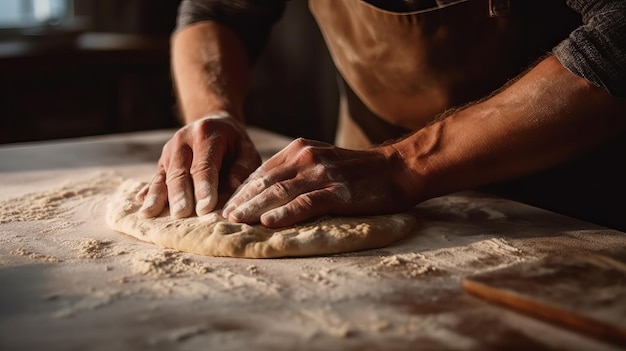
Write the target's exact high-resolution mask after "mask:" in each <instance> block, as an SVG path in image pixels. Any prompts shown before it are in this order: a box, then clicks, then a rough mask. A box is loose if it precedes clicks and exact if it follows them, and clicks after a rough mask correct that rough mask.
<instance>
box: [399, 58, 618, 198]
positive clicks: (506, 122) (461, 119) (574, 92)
mask: <svg viewBox="0 0 626 351" xmlns="http://www.w3.org/2000/svg"><path fill="white" fill-rule="evenodd" d="M624 111H626V103H625V100H624V99H617V98H613V97H611V96H610V95H609V94H608V93H607V92H606V91H605V90H603V89H600V88H597V87H595V86H593V85H592V84H590V83H589V82H588V81H586V80H585V79H583V78H581V77H579V76H577V75H575V74H572V73H571V72H569V71H568V70H567V69H565V68H564V67H563V66H562V65H561V64H560V63H559V62H558V61H557V60H556V59H555V58H554V57H549V58H547V59H545V60H544V61H542V62H541V63H540V64H539V65H537V66H536V67H534V68H533V69H532V70H530V71H529V72H528V73H527V74H525V75H524V76H523V77H521V78H520V79H519V80H518V81H516V82H515V83H513V84H512V85H510V86H509V87H507V88H506V89H504V90H502V91H501V92H499V93H498V94H495V95H494V96H493V97H491V98H489V99H487V100H485V101H483V102H481V103H477V104H475V105H473V106H470V107H468V108H465V109H462V110H460V111H458V112H456V113H454V114H452V115H450V116H448V117H447V118H445V119H443V120H441V121H440V122H437V123H434V124H432V125H430V126H428V127H426V128H424V129H422V130H419V131H417V132H416V133H415V134H413V135H411V136H410V137H408V138H406V139H404V140H402V141H400V142H398V143H396V144H393V145H392V147H393V148H394V149H395V150H396V152H395V154H396V155H399V156H400V158H399V159H400V160H401V162H400V165H401V166H400V168H401V171H400V172H399V175H398V182H399V183H402V184H403V185H402V186H403V187H405V188H406V190H407V191H409V192H410V193H411V194H413V198H414V199H415V200H416V201H417V202H418V201H422V200H425V199H427V198H431V197H434V196H439V195H443V194H446V193H449V192H453V191H457V190H462V189H470V188H475V187H478V186H482V185H486V184H489V183H493V182H498V181H503V180H508V179H511V178H513V177H517V176H522V175H526V174H529V173H532V172H535V171H538V170H541V169H545V168H548V167H551V166H554V165H556V164H558V163H561V162H564V161H567V160H569V159H571V158H573V157H575V156H577V155H579V154H581V153H583V152H585V151H587V150H590V149H591V148H593V147H594V146H596V145H598V144H599V143H600V142H601V141H602V140H605V139H607V138H609V137H611V136H613V135H615V134H616V133H618V132H620V131H623V130H624V129H625V122H626V119H625V118H624V116H623V113H624Z"/></svg>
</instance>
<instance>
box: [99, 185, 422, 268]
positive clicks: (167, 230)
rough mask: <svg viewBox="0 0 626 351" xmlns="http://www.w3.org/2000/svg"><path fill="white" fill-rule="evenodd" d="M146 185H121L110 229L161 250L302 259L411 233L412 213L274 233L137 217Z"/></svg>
mask: <svg viewBox="0 0 626 351" xmlns="http://www.w3.org/2000/svg"><path fill="white" fill-rule="evenodd" d="M144 185H145V183H143V182H139V181H136V180H133V179H129V180H126V181H125V182H123V183H122V184H121V186H120V187H119V189H118V191H117V193H116V194H115V195H114V196H113V197H112V199H111V202H110V203H109V205H108V209H107V214H106V220H107V223H108V224H109V226H110V227H111V228H112V229H115V230H117V231H119V232H122V233H125V234H128V235H130V236H133V237H135V238H137V239H140V240H142V241H146V242H151V243H154V244H157V245H159V246H161V247H165V248H170V249H175V250H180V251H185V252H190V253H195V254H199V255H206V256H227V257H240V258H276V257H293V256H296V257H304V256H317V255H327V254H334V253H344V252H352V251H360V250H366V249H372V248H379V247H383V246H388V245H390V244H392V243H394V242H396V241H398V240H400V239H402V238H405V237H406V236H408V235H409V233H411V230H412V229H413V227H414V225H415V222H416V220H415V218H414V216H413V215H411V214H409V213H399V214H391V215H382V216H360V217H356V216H355V217H323V218H320V219H317V220H314V221H310V222H306V223H301V224H298V225H295V226H292V227H286V228H280V229H270V228H266V227H263V226H261V225H248V224H244V223H231V222H229V221H227V220H226V219H224V218H223V217H221V216H220V215H219V214H218V213H217V212H218V211H216V212H214V213H212V214H209V215H205V216H201V217H189V218H173V217H171V216H170V215H169V211H168V210H167V209H166V210H165V211H164V212H163V213H162V214H161V215H160V216H159V217H156V218H143V216H140V215H138V211H139V209H140V208H141V203H140V202H139V201H137V199H136V197H135V195H136V194H137V192H138V191H139V190H140V189H142V188H143V187H144Z"/></svg>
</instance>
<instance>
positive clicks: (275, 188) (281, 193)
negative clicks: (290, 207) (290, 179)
mask: <svg viewBox="0 0 626 351" xmlns="http://www.w3.org/2000/svg"><path fill="white" fill-rule="evenodd" d="M270 189H271V190H270V192H271V193H272V194H273V195H274V196H276V197H278V198H286V197H289V196H290V195H291V191H290V189H289V187H288V186H287V185H286V184H284V183H281V182H278V183H275V184H273V185H272V186H271V188H270Z"/></svg>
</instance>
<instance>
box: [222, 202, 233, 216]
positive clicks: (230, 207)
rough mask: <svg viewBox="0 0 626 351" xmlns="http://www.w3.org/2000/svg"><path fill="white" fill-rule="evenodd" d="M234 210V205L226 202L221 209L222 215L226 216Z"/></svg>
mask: <svg viewBox="0 0 626 351" xmlns="http://www.w3.org/2000/svg"><path fill="white" fill-rule="evenodd" d="M233 210H235V205H229V204H226V206H225V207H224V209H223V210H222V217H224V218H227V217H228V215H229V214H230V213H231V212H233Z"/></svg>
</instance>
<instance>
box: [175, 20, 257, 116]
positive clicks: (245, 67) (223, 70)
mask: <svg viewBox="0 0 626 351" xmlns="http://www.w3.org/2000/svg"><path fill="white" fill-rule="evenodd" d="M171 56H172V73H173V79H174V83H175V89H176V94H177V100H178V104H179V109H180V113H181V117H182V119H183V120H184V122H185V123H191V122H193V121H195V120H198V119H200V118H202V117H204V116H206V115H208V114H211V113H214V112H217V111H226V112H228V113H230V114H231V115H233V116H235V117H236V118H237V119H239V120H240V121H243V113H242V109H243V102H244V99H245V95H246V92H247V89H248V84H249V79H250V64H249V63H248V58H247V53H246V49H245V48H244V46H243V44H242V41H241V39H240V38H239V37H238V36H237V34H236V33H235V32H234V31H233V30H231V29H229V28H228V27H226V26H224V25H221V24H219V23H216V22H210V21H204V22H198V23H194V24H192V25H189V26H187V27H185V28H183V29H181V30H179V31H177V32H176V33H175V34H174V35H173V36H172V53H171Z"/></svg>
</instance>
